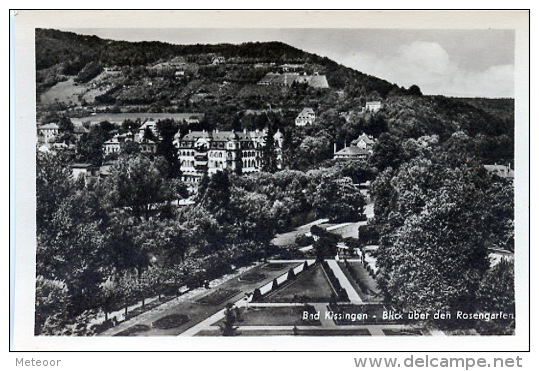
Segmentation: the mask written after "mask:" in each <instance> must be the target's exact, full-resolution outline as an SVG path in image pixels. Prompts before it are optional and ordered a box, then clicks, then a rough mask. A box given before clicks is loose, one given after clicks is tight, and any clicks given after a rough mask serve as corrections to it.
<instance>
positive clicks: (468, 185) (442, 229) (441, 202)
mask: <svg viewBox="0 0 539 371" xmlns="http://www.w3.org/2000/svg"><path fill="white" fill-rule="evenodd" d="M409 175H410V174H407V175H406V176H409ZM443 175H444V176H443V177H442V178H441V186H440V187H439V188H438V189H437V191H436V192H435V193H434V194H432V196H431V197H429V198H425V199H424V201H422V202H421V203H418V202H417V199H414V198H408V197H407V196H406V195H403V196H404V197H406V198H405V199H402V201H406V202H403V203H402V206H401V210H402V211H401V212H400V213H399V214H400V215H403V219H404V220H403V222H402V224H401V223H398V224H395V226H394V227H393V228H394V229H393V230H392V233H390V235H389V236H386V237H384V238H381V241H380V242H381V244H380V248H379V250H378V262H377V265H378V266H379V268H380V272H381V274H379V276H378V277H379V279H378V281H379V286H380V288H381V289H382V290H383V291H384V292H385V294H386V295H387V297H388V299H389V300H391V302H392V303H393V304H394V305H396V306H398V307H399V308H401V309H403V310H413V309H416V310H432V309H440V310H450V309H451V310H457V309H458V310H468V311H469V310H473V309H474V306H475V305H476V302H477V301H476V290H477V286H478V282H480V280H481V277H482V276H483V275H484V273H485V272H486V270H487V268H488V265H489V263H488V258H487V247H488V246H487V244H486V243H485V242H486V240H485V229H486V228H485V226H484V223H483V215H484V212H485V209H484V203H483V195H484V187H485V185H484V184H483V182H482V179H481V178H477V177H474V176H473V175H474V169H473V168H472V169H470V168H467V167H462V168H460V169H448V171H447V172H446V173H445V174H443ZM404 176H405V173H402V172H400V177H404ZM412 177H413V176H412ZM417 180H418V182H420V183H421V179H417ZM395 183H398V181H395ZM435 184H436V183H434V182H428V183H426V185H428V186H434V185H435ZM438 184H440V183H438ZM424 186H425V185H424ZM416 188H417V183H416ZM416 192H417V190H416ZM423 192H425V191H423ZM400 193H401V194H402V191H401V192H400ZM406 203H407V204H408V206H406V205H405V204H406ZM390 230H391V229H390Z"/></svg>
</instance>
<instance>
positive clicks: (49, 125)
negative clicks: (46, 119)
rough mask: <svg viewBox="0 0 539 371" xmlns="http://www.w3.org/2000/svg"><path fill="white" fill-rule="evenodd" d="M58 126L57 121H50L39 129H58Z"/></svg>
mask: <svg viewBox="0 0 539 371" xmlns="http://www.w3.org/2000/svg"><path fill="white" fill-rule="evenodd" d="M59 128H60V126H59V125H58V124H57V123H54V122H51V123H50V124H44V125H41V126H40V127H39V129H59Z"/></svg>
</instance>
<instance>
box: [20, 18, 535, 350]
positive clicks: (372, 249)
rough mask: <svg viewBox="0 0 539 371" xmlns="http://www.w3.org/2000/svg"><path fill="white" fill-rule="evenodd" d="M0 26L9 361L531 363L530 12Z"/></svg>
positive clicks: (28, 21)
mask: <svg viewBox="0 0 539 371" xmlns="http://www.w3.org/2000/svg"><path fill="white" fill-rule="evenodd" d="M11 22H12V25H13V29H14V32H13V35H12V40H13V49H12V71H13V73H12V84H13V85H12V87H13V91H14V95H13V96H12V100H13V102H14V105H15V110H14V111H12V112H11V120H12V121H11V127H12V129H13V132H14V141H13V142H12V152H11V155H12V156H16V168H15V178H14V184H15V187H14V189H16V192H15V191H14V194H13V195H12V197H13V198H14V200H15V202H14V208H15V214H16V218H15V219H14V220H13V223H14V228H15V235H14V237H15V238H14V240H13V242H12V246H11V258H12V260H11V270H12V277H13V280H12V286H11V287H12V296H11V300H12V305H13V306H12V318H11V321H12V332H11V337H12V347H13V349H14V350H175V351H178V350H358V349H361V350H378V349H384V350H447V349H451V350H485V349H488V350H525V349H527V348H528V345H529V320H530V318H529V316H530V314H529V295H528V293H529V271H528V267H529V240H528V236H529V219H528V216H529V214H528V206H529V188H528V179H529V163H528V161H529V160H528V159H529V147H528V143H529V118H528V109H529V97H528V87H529V64H528V62H529V47H528V45H529V44H528V38H529V30H528V12H526V11H494V12H486V11H483V12H482V11H475V12H472V11H462V12H456V11H444V12H427V11H424V12H421V11H416V12H410V11H408V12H404V11H401V12H399V11H382V12H370V11H342V12H322V11H303V12H299V11H248V12H247V11H243V12H242V11H226V12H222V11H221V12H213V11H197V12H194V11H20V12H13V13H12V17H11ZM127 337H129V339H127ZM454 338H458V340H459V341H458V344H455V342H454V340H453V339H454ZM403 339H407V341H405V342H404V341H402V340H403ZM127 344H129V347H127Z"/></svg>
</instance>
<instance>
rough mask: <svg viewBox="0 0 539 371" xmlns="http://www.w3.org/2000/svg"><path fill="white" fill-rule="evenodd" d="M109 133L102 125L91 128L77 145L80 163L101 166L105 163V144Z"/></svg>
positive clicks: (77, 156) (77, 155)
mask: <svg viewBox="0 0 539 371" xmlns="http://www.w3.org/2000/svg"><path fill="white" fill-rule="evenodd" d="M107 138H108V137H107V133H106V132H105V130H103V129H102V128H101V126H100V125H93V126H91V127H90V132H89V133H88V134H84V135H83V136H82V138H81V140H80V141H79V142H78V143H77V148H76V158H77V161H80V162H88V163H90V164H92V165H97V166H100V165H101V164H102V162H103V150H102V146H103V143H105V141H106V140H107Z"/></svg>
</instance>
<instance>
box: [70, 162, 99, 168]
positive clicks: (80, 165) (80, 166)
mask: <svg viewBox="0 0 539 371" xmlns="http://www.w3.org/2000/svg"><path fill="white" fill-rule="evenodd" d="M92 167H98V166H95V165H92V164H88V163H75V164H71V168H77V169H88V168H92Z"/></svg>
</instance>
